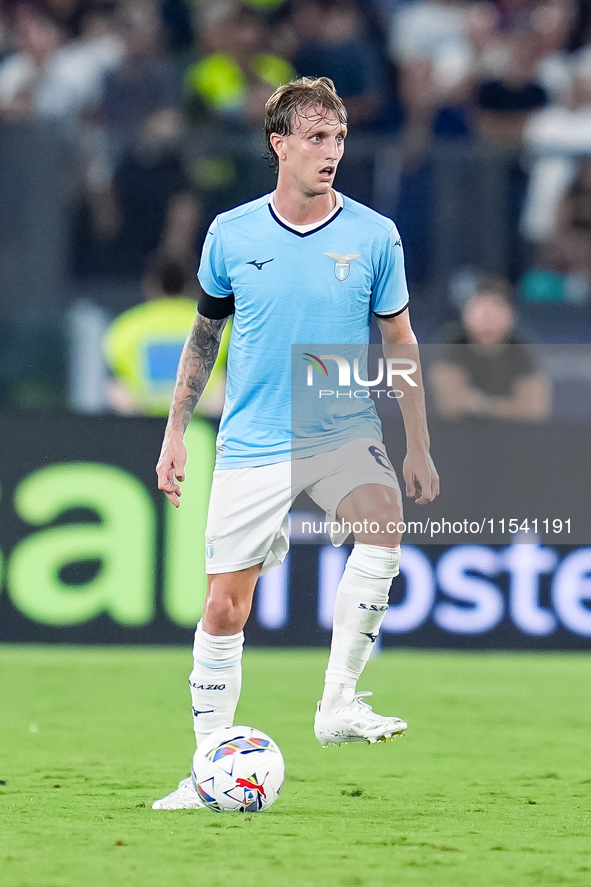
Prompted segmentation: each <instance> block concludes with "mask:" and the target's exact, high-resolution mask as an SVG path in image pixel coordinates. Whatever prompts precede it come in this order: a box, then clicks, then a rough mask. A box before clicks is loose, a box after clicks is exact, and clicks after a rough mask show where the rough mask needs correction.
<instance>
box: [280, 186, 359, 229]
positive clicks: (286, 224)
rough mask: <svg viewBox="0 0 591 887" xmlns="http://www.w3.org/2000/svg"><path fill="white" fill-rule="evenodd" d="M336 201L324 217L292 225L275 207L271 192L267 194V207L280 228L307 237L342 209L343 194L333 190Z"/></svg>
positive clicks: (322, 226)
mask: <svg viewBox="0 0 591 887" xmlns="http://www.w3.org/2000/svg"><path fill="white" fill-rule="evenodd" d="M334 193H335V196H336V203H335V205H334V207H333V208H332V209H331V211H330V212H329V214H328V215H327V216H325V218H324V219H321V220H320V221H319V222H315V223H314V224H313V225H292V224H291V223H290V222H288V221H287V219H284V218H283V216H282V215H280V213H279V212H278V211H277V209H276V208H275V204H274V202H273V194H269V203H268V204H267V205H268V207H269V212H270V213H271V215H272V216H273V218H274V219H275V221H276V222H277V224H278V225H281V227H282V228H285V229H286V231H291V233H292V234H296V235H297V236H298V237H308V236H309V235H310V234H315V233H316V232H317V231H320V230H321V229H322V228H326V226H327V225H330V223H331V222H332V221H333V220H334V219H336V217H337V216H338V215H339V213H340V212H341V210H342V209H343V195H342V194H340V193H339V192H338V191H335V192H334Z"/></svg>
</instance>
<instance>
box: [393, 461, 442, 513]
mask: <svg viewBox="0 0 591 887" xmlns="http://www.w3.org/2000/svg"><path fill="white" fill-rule="evenodd" d="M402 476H403V477H404V482H405V484H406V495H407V497H408V498H409V499H414V500H415V503H416V504H417V505H426V504H427V502H432V501H433V499H435V498H436V497H437V496H438V495H439V475H438V474H437V469H436V468H435V465H434V464H433V459H432V458H431V454H430V453H429V451H428V450H415V451H412V452H408V453H407V454H406V458H405V460H404V463H403V465H402Z"/></svg>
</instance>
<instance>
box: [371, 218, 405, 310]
mask: <svg viewBox="0 0 591 887" xmlns="http://www.w3.org/2000/svg"><path fill="white" fill-rule="evenodd" d="M407 305H408V287H407V285H406V274H405V272H404V253H403V251H402V240H401V239H400V235H399V233H398V230H397V228H396V225H394V224H393V225H392V228H391V230H390V232H389V233H388V236H387V238H386V241H385V243H384V244H383V246H382V250H381V253H380V255H379V259H378V262H377V267H376V276H375V281H374V285H373V289H372V295H371V310H372V311H373V312H374V314H379V315H380V316H382V317H388V316H393V315H395V314H400V313H401V312H402V311H404V309H405V308H406V306H407Z"/></svg>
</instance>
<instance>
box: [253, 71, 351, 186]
mask: <svg viewBox="0 0 591 887" xmlns="http://www.w3.org/2000/svg"><path fill="white" fill-rule="evenodd" d="M312 108H322V110H323V111H333V112H334V113H335V114H336V115H337V117H338V118H339V120H340V121H341V123H342V124H343V126H346V125H347V110H346V108H345V106H344V104H343V101H342V99H341V98H340V97H339V96H338V95H337V91H336V89H335V86H334V83H333V82H332V80H331V79H330V78H329V77H300V78H299V79H298V80H292V81H291V82H290V83H285V84H284V85H283V86H280V87H279V88H278V89H276V90H275V92H274V93H273V95H272V96H271V97H270V98H269V99H268V101H267V104H266V105H265V141H266V145H267V156H268V159H269V161H270V163H271V165H272V166H274V167H275V169H277V166H278V162H277V154H276V153H275V150H274V148H273V146H272V144H271V136H272V134H273V133H277V134H278V135H280V136H288V135H290V133H291V128H292V124H293V119H294V115H298V116H305V113H304V112H305V111H309V110H311V109H312Z"/></svg>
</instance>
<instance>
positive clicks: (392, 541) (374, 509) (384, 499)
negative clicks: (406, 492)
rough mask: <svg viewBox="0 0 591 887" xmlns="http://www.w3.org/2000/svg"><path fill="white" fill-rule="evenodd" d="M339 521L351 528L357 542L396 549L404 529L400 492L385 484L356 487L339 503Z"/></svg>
mask: <svg viewBox="0 0 591 887" xmlns="http://www.w3.org/2000/svg"><path fill="white" fill-rule="evenodd" d="M337 517H338V518H339V520H341V521H344V522H345V523H346V524H348V525H349V526H350V527H351V528H352V531H353V535H354V537H355V541H356V542H363V543H365V544H367V545H388V546H395V545H399V544H400V540H401V539H402V530H403V526H404V525H403V511H402V496H401V494H400V490H399V489H394V488H393V487H390V486H385V485H384V484H362V485H361V486H359V487H355V489H353V490H351V492H350V493H348V494H347V495H346V496H345V497H344V499H342V501H341V502H340V504H339V506H338V508H337Z"/></svg>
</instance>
